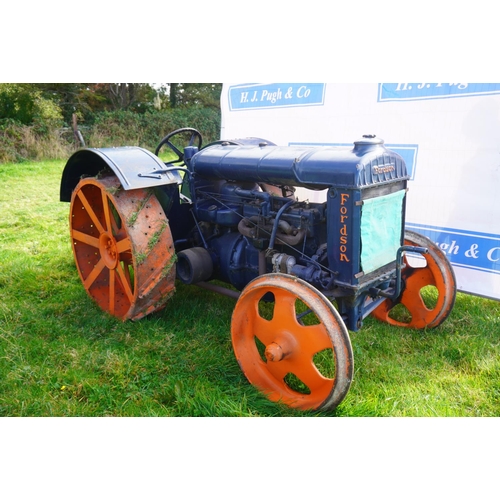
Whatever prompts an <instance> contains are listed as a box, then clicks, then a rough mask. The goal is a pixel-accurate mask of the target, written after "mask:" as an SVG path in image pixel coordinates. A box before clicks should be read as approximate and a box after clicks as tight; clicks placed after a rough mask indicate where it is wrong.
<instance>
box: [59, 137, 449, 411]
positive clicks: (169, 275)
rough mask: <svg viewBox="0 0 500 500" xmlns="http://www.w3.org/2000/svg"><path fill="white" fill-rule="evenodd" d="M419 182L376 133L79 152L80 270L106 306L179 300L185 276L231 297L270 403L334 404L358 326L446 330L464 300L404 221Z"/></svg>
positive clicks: (74, 233) (66, 181)
mask: <svg viewBox="0 0 500 500" xmlns="http://www.w3.org/2000/svg"><path fill="white" fill-rule="evenodd" d="M179 139H182V142H181V143H182V146H179V145H178V143H179ZM164 146H165V147H166V148H168V149H170V151H169V153H170V156H171V157H172V156H173V157H174V158H173V159H172V160H169V161H167V162H164V161H162V160H161V159H160V157H159V154H160V150H161V149H162V148H163V147H164ZM408 178H409V177H408V175H407V170H406V165H405V162H404V160H403V159H402V157H401V156H399V155H398V154H396V153H395V152H393V151H391V150H389V149H387V148H386V147H385V146H384V141H383V140H381V139H379V138H377V137H376V136H373V135H364V136H362V137H361V138H360V139H359V140H356V141H355V142H354V143H353V144H352V146H346V147H327V146H322V147H306V146H289V147H281V146H277V145H275V144H273V143H271V142H269V141H266V140H262V139H258V138H245V139H236V140H227V141H225V140H221V141H216V142H214V143H211V144H208V145H205V146H204V147H202V136H201V134H200V133H199V132H198V131H197V130H195V129H192V128H183V129H179V130H176V131H174V132H172V133H170V134H168V135H166V136H165V137H164V138H163V139H162V140H161V141H160V143H159V144H158V147H157V148H156V150H155V152H154V154H153V153H152V152H150V151H148V150H146V149H143V148H139V147H116V148H101V149H92V148H87V149H81V150H79V151H77V152H75V153H74V154H73V155H72V156H71V157H70V158H69V160H68V162H67V164H66V166H65V168H64V171H63V175H62V179H61V191H60V199H61V201H64V202H69V203H70V209H69V213H70V215H69V226H70V235H71V241H72V248H73V255H74V259H75V263H76V267H77V269H78V273H79V275H80V278H81V281H82V283H83V286H84V288H85V290H86V292H87V293H88V295H89V296H90V297H91V298H92V299H93V300H94V301H95V302H96V303H97V304H98V306H99V307H100V308H101V309H103V310H104V311H106V312H107V313H109V314H111V315H113V316H116V317H117V318H119V319H121V320H129V319H130V320H138V319H140V318H142V317H144V316H146V315H148V314H151V313H153V312H155V311H158V310H160V309H162V308H164V307H165V306H166V305H167V304H168V300H169V298H170V297H171V296H172V294H173V293H174V291H175V281H176V279H178V280H179V281H180V282H182V283H185V284H189V285H191V284H192V285H198V286H202V287H205V288H209V289H210V290H213V291H214V292H220V293H225V294H227V295H229V296H232V297H234V298H235V299H236V305H235V308H234V311H233V314H232V319H231V339H232V345H233V348H234V352H235V355H236V359H237V361H238V363H239V365H240V367H241V369H242V371H243V373H244V374H245V376H246V377H247V379H248V380H249V382H250V383H251V384H253V385H254V386H256V387H257V388H258V389H259V390H260V391H262V392H263V393H264V394H265V395H266V396H267V397H268V398H269V399H271V400H272V401H280V402H282V403H284V404H286V405H289V406H291V407H293V408H297V409H303V410H305V409H314V410H331V409H333V408H335V407H336V406H337V405H339V404H340V403H341V401H342V400H343V399H344V398H345V396H346V394H347V392H348V390H349V387H350V385H351V382H352V379H353V366H354V365H353V352H352V347H351V342H350V338H349V330H351V331H357V330H358V329H360V328H361V326H362V324H363V320H364V318H366V317H367V316H368V315H372V316H373V317H375V318H377V319H378V320H380V321H383V322H386V323H388V324H390V325H397V326H401V327H407V328H417V329H422V328H434V327H437V326H438V325H440V324H441V323H442V322H443V321H444V320H445V319H446V318H447V316H448V315H449V313H450V311H451V309H452V307H453V304H454V301H455V295H456V282H455V276H454V273H453V269H452V267H451V265H450V263H449V262H448V260H447V259H446V257H445V255H444V253H443V252H442V251H441V250H440V249H439V248H438V246H437V245H435V244H434V243H433V242H432V241H430V240H429V239H427V238H426V237H424V236H422V235H420V234H417V233H415V232H412V231H405V206H406V197H407V191H408V188H407V183H408ZM296 188H306V189H307V190H316V191H318V190H320V191H323V193H322V195H323V196H324V201H322V202H310V201H309V200H308V199H307V197H305V199H299V198H300V197H299V196H298V194H297V192H298V191H304V190H300V189H296ZM305 192H306V193H307V192H310V191H305ZM424 289H425V290H424ZM429 290H430V292H429ZM428 293H431V294H432V297H433V299H432V303H431V304H429V303H428V300H426V299H425V297H426V295H428ZM424 299H425V300H424ZM401 310H402V311H403V313H402V312H401ZM325 366H326V368H325Z"/></svg>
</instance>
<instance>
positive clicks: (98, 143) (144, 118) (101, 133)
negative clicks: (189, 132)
mask: <svg viewBox="0 0 500 500" xmlns="http://www.w3.org/2000/svg"><path fill="white" fill-rule="evenodd" d="M220 123H221V121H220V112H219V111H215V110H213V109H208V108H187V109H175V110H171V111H156V112H149V113H145V114H137V113H134V112H131V111H113V112H105V113H101V114H99V115H98V116H97V117H96V120H95V122H94V124H93V126H92V129H91V131H90V135H89V138H88V144H89V145H90V146H92V147H109V146H141V147H144V148H146V149H150V150H153V151H154V149H155V148H156V146H157V144H158V143H159V142H160V140H161V139H162V138H163V137H164V136H165V135H166V134H168V133H169V132H172V131H173V130H176V129H178V128H183V127H192V128H195V129H197V130H199V131H200V132H201V134H202V135H203V142H204V144H208V143H209V142H212V141H214V140H217V139H219V135H220Z"/></svg>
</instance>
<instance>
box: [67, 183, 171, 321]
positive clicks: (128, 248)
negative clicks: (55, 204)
mask: <svg viewBox="0 0 500 500" xmlns="http://www.w3.org/2000/svg"><path fill="white" fill-rule="evenodd" d="M70 235H71V241H72V249H73V256H74V259H75V263H76V267H77V269H78V273H79V276H80V279H81V281H82V284H83V286H84V288H85V290H86V292H87V294H88V295H89V296H90V297H91V298H92V299H93V300H94V301H95V302H96V303H97V305H98V306H99V307H100V308H101V309H103V310H104V311H107V312H108V313H109V314H111V315H112V316H116V317H117V318H120V319H122V320H126V319H139V318H141V317H143V316H145V315H146V314H149V313H151V312H153V311H156V310H158V309H160V308H161V307H163V306H164V305H165V302H166V300H167V299H168V297H169V296H170V295H171V293H172V292H173V290H174V281H175V266H174V265H173V263H174V261H175V254H174V249H173V242H172V237H171V234H170V229H169V227H168V220H167V218H166V216H165V214H164V213H163V210H162V208H161V206H160V204H159V202H158V200H157V199H156V198H155V197H154V196H152V193H151V192H149V191H147V190H144V189H140V190H134V191H124V190H123V189H122V188H121V185H120V182H119V181H118V179H117V178H116V177H114V176H110V177H104V178H102V179H96V178H86V179H83V180H81V181H80V182H79V184H78V185H77V186H76V188H75V190H74V191H73V194H72V198H71V207H70ZM153 239H154V245H152V242H153ZM169 265H170V269H169V268H168V266H169Z"/></svg>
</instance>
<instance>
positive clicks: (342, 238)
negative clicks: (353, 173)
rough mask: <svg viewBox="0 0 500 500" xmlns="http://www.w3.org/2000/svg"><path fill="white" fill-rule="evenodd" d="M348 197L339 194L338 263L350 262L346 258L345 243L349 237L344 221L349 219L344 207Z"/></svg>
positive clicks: (346, 209) (344, 194)
mask: <svg viewBox="0 0 500 500" xmlns="http://www.w3.org/2000/svg"><path fill="white" fill-rule="evenodd" d="M349 197H350V195H348V194H347V193H341V194H340V224H341V226H340V261H341V262H350V261H349V259H348V258H347V255H346V253H347V246H346V245H347V243H348V237H349V235H348V234H347V223H346V220H348V219H349V215H348V207H347V206H346V204H347V200H348V199H349Z"/></svg>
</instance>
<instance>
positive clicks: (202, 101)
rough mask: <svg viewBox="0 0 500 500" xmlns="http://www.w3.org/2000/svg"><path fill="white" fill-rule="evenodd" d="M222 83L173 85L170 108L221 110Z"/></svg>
mask: <svg viewBox="0 0 500 500" xmlns="http://www.w3.org/2000/svg"><path fill="white" fill-rule="evenodd" d="M221 91H222V83H171V84H170V106H171V107H172V108H175V107H184V108H186V107H192V106H195V107H203V108H214V109H219V107H220V93H221Z"/></svg>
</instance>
